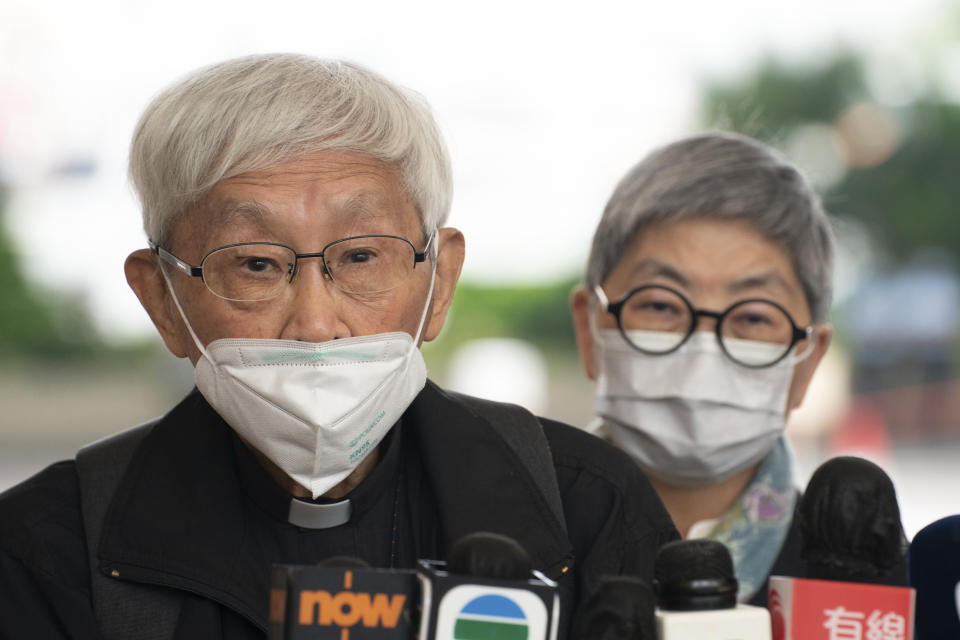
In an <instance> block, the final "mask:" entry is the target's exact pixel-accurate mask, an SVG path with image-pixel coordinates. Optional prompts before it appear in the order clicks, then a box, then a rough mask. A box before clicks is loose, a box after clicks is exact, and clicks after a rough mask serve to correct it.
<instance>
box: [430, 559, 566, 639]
mask: <svg viewBox="0 0 960 640" xmlns="http://www.w3.org/2000/svg"><path fill="white" fill-rule="evenodd" d="M442 567H443V563H439V562H430V561H425V560H421V561H420V572H419V577H420V585H421V589H422V594H423V598H422V617H421V620H420V636H419V637H420V638H421V640H441V639H442V640H451V639H453V638H456V639H457V640H486V639H488V638H502V639H504V640H550V639H551V638H556V636H557V624H558V619H559V598H558V596H557V589H556V585H555V584H554V583H552V582H550V581H548V580H547V579H546V578H544V577H542V576H539V577H538V576H534V575H531V576H530V578H528V579H516V580H505V579H489V578H481V577H476V576H464V575H456V574H451V573H448V572H447V571H444V570H443V569H442Z"/></svg>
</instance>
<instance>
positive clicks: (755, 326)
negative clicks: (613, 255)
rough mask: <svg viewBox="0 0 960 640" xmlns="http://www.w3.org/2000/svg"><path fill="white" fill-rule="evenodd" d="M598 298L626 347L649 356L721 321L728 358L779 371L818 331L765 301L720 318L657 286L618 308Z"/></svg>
mask: <svg viewBox="0 0 960 640" xmlns="http://www.w3.org/2000/svg"><path fill="white" fill-rule="evenodd" d="M594 293H595V294H596V296H597V298H598V299H599V301H600V305H601V307H602V308H603V310H604V311H606V312H608V313H610V314H613V316H614V317H615V318H616V320H617V327H618V328H619V329H620V333H621V334H622V335H623V337H624V339H625V340H626V341H627V343H628V344H629V345H630V346H631V347H633V348H634V349H636V350H637V351H641V352H643V353H646V354H649V355H666V354H668V353H672V352H673V351H676V350H677V349H679V348H680V347H681V346H682V345H683V344H684V343H685V342H686V341H687V340H689V339H690V336H692V335H693V333H694V332H695V331H696V329H697V323H698V321H699V319H700V317H707V318H713V319H714V320H716V327H715V334H716V337H717V342H718V343H719V344H720V348H721V350H722V351H723V353H724V354H726V355H727V357H729V358H730V359H731V360H733V361H734V362H736V363H738V364H741V365H743V366H745V367H751V368H762V367H770V366H773V365H775V364H776V363H778V362H780V361H781V360H783V359H784V358H785V357H786V356H787V354H789V353H790V351H791V349H793V347H794V345H796V344H797V343H798V342H800V341H801V340H807V339H808V338H810V337H811V335H812V334H813V331H814V329H813V327H812V326H809V327H799V326H797V324H796V322H794V320H793V318H792V317H791V316H790V314H789V313H788V312H787V310H786V309H784V308H783V307H782V306H781V305H779V304H777V303H776V302H774V301H772V300H766V299H763V298H750V299H746V300H740V301H738V302H735V303H733V304H732V305H730V306H729V307H727V308H726V310H724V311H720V312H718V311H710V310H708V309H697V308H695V307H694V306H693V305H692V304H691V303H690V301H689V300H687V298H686V297H684V295H683V294H682V293H680V292H679V291H677V290H675V289H671V288H670V287H666V286H663V285H657V284H651V285H644V286H641V287H637V288H635V289H633V290H631V291H630V292H628V293H627V294H626V295H625V296H623V297H622V298H620V300H618V301H616V302H609V301H608V300H607V296H606V294H604V292H603V289H601V288H600V287H599V286H597V287H594Z"/></svg>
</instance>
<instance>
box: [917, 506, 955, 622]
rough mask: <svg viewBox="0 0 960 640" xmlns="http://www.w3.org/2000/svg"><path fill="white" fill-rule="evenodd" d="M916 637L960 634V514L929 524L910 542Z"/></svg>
mask: <svg viewBox="0 0 960 640" xmlns="http://www.w3.org/2000/svg"><path fill="white" fill-rule="evenodd" d="M907 564H908V566H909V573H910V586H912V587H913V588H915V589H916V590H917V609H916V616H917V620H916V626H915V629H916V634H917V640H941V639H942V640H947V639H949V640H957V638H960V515H955V516H947V517H946V518H941V519H940V520H937V521H936V522H933V523H931V524H928V525H927V526H925V527H924V528H923V529H921V530H920V532H919V533H917V535H916V536H914V537H913V542H912V543H911V544H910V556H909V562H908V563H907Z"/></svg>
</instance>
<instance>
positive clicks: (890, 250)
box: [701, 51, 960, 264]
mask: <svg viewBox="0 0 960 640" xmlns="http://www.w3.org/2000/svg"><path fill="white" fill-rule="evenodd" d="M875 101H876V100H875V98H874V96H872V95H871V92H870V90H869V84H868V82H867V72H866V67H865V63H864V61H863V60H862V59H861V58H860V57H859V56H858V55H857V54H856V53H854V52H849V51H841V52H838V53H836V54H835V55H834V56H833V57H832V58H828V59H825V60H821V61H819V64H816V65H814V66H810V65H800V64H795V65H786V64H783V63H781V62H778V61H777V60H774V59H766V60H764V61H763V62H762V63H761V64H760V65H759V66H758V67H757V68H756V69H753V70H751V71H750V72H749V73H748V74H746V75H744V76H742V77H740V78H738V79H735V80H732V81H725V82H717V83H715V84H713V85H712V86H710V87H709V88H708V89H707V91H706V93H705V99H704V102H703V105H702V114H701V118H702V120H703V122H704V124H705V125H707V126H712V127H716V128H719V129H728V130H733V131H738V132H740V133H744V134H746V135H750V136H753V137H756V138H758V139H761V140H764V141H766V142H768V143H770V144H772V145H774V146H776V147H778V148H781V149H784V147H785V146H786V145H785V142H786V141H787V140H788V139H789V137H790V134H791V133H792V132H793V131H795V130H796V129H797V128H799V127H801V126H804V125H810V124H824V125H832V124H834V123H835V122H836V121H837V119H838V118H839V117H840V116H841V115H842V114H843V113H844V111H845V110H847V109H848V108H850V107H853V106H854V105H857V104H863V103H873V102H875ZM880 108H881V109H882V111H883V113H885V114H886V115H888V116H889V119H890V122H891V123H892V124H893V125H894V126H895V127H896V129H897V130H898V134H899V141H900V142H899V146H898V147H897V149H896V150H895V151H894V153H893V154H892V155H891V156H890V157H889V158H888V159H887V160H886V161H885V162H882V163H881V164H879V165H877V166H872V167H869V168H851V169H850V170H849V171H848V172H847V173H846V175H845V176H844V177H843V179H841V180H840V181H839V182H838V183H836V184H834V185H832V186H830V187H828V188H827V189H826V190H825V192H824V193H823V194H822V195H823V198H824V203H825V205H826V207H827V209H828V210H829V211H830V213H831V214H833V215H835V216H840V217H848V218H852V219H855V220H858V221H860V222H862V223H863V224H864V226H865V228H866V229H867V230H868V231H869V232H870V233H871V235H872V237H873V239H874V240H875V241H876V242H877V245H878V248H879V249H880V250H881V251H882V252H883V253H884V254H885V255H887V256H889V257H890V258H892V261H893V262H894V263H901V264H902V263H904V262H906V261H908V260H909V259H910V258H911V257H912V256H914V255H915V254H917V253H918V252H921V251H923V250H926V249H930V248H940V249H946V250H947V252H948V253H950V254H952V255H953V256H960V216H958V215H957V214H956V206H957V205H956V203H957V202H960V180H957V179H956V178H955V177H954V175H953V174H954V172H955V171H956V168H957V167H958V166H960V105H957V104H954V103H951V102H948V101H946V100H944V99H942V98H940V97H939V96H937V95H936V93H935V92H930V93H929V94H928V95H926V96H924V97H922V98H921V99H920V100H917V101H914V102H908V103H907V104H904V105H900V106H896V107H891V106H882V105H881V106H880Z"/></svg>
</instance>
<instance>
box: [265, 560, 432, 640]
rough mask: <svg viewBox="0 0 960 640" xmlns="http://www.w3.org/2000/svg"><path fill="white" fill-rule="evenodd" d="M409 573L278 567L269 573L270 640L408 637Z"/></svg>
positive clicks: (412, 600)
mask: <svg viewBox="0 0 960 640" xmlns="http://www.w3.org/2000/svg"><path fill="white" fill-rule="evenodd" d="M417 599H418V587H417V584H416V576H415V574H414V572H413V571H393V570H386V569H356V568H343V567H307V566H292V565H282V566H276V567H274V569H273V589H272V592H271V602H270V634H269V637H270V640H327V639H329V640H386V639H387V638H409V637H411V629H413V620H412V617H411V616H412V612H413V610H414V609H415V608H416V605H417Z"/></svg>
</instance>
